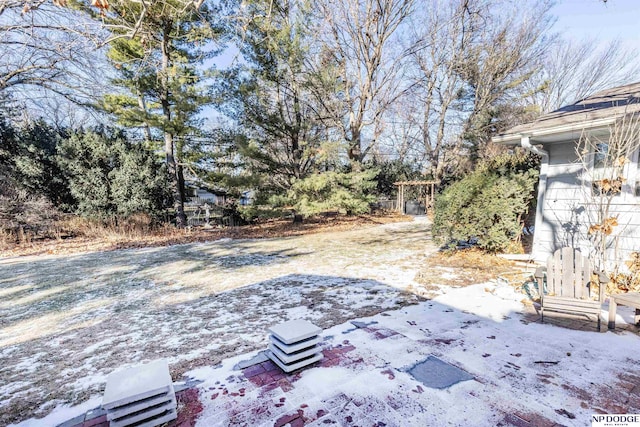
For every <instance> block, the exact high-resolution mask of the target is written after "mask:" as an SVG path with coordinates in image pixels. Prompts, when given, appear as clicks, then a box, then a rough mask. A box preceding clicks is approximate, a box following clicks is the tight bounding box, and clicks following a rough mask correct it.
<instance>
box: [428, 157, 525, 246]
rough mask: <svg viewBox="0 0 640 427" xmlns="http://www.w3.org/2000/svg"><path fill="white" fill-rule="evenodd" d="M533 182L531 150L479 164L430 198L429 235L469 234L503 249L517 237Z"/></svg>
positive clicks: (459, 237) (457, 237)
mask: <svg viewBox="0 0 640 427" xmlns="http://www.w3.org/2000/svg"><path fill="white" fill-rule="evenodd" d="M537 182H538V167H537V159H536V158H534V157H533V156H532V155H523V154H516V155H502V156H499V157H497V158H495V159H493V160H491V161H490V162H487V163H484V164H481V165H480V166H479V167H478V168H477V169H476V170H475V171H474V172H472V173H470V174H469V175H467V176H466V177H464V178H463V179H461V180H460V181H457V182H455V183H453V184H451V185H450V186H449V187H447V188H446V189H445V190H444V191H443V192H442V194H440V195H439V196H438V197H437V198H436V205H435V216H434V222H433V234H434V237H435V238H436V240H438V241H440V242H447V241H451V240H464V241H468V240H470V239H472V238H475V239H477V241H478V246H479V247H480V248H481V249H484V250H487V251H490V252H498V251H503V250H505V249H506V248H507V247H508V246H509V244H510V243H511V242H513V241H514V240H516V239H517V238H518V237H519V236H520V232H521V230H522V218H524V216H525V214H526V212H527V211H528V209H529V207H530V205H531V202H532V201H533V199H534V197H535V188H536V184H537Z"/></svg>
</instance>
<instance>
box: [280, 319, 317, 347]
mask: <svg viewBox="0 0 640 427" xmlns="http://www.w3.org/2000/svg"><path fill="white" fill-rule="evenodd" d="M269 332H271V334H272V335H274V336H275V337H276V338H278V339H279V340H280V341H282V342H283V343H285V344H293V343H296V342H298V341H302V340H305V339H307V338H311V337H314V336H316V335H319V334H320V332H322V329H321V328H319V327H317V326H316V325H314V324H313V323H311V322H308V321H306V320H290V321H288V322H284V323H280V324H278V325H275V326H272V327H271V328H269Z"/></svg>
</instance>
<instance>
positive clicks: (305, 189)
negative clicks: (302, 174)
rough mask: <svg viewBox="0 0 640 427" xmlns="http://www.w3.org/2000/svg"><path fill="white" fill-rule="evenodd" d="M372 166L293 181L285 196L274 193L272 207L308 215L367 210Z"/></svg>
mask: <svg viewBox="0 0 640 427" xmlns="http://www.w3.org/2000/svg"><path fill="white" fill-rule="evenodd" d="M377 174H378V171H377V170H376V169H369V170H365V171H363V172H358V173H354V172H351V173H343V172H335V171H332V172H323V173H321V174H320V173H319V174H315V175H311V176H309V177H307V178H304V179H300V180H297V181H295V182H294V183H293V185H292V186H291V188H290V189H289V191H288V192H287V194H286V195H283V196H274V197H272V198H271V204H272V205H274V206H287V205H288V206H292V207H293V208H294V209H295V210H296V212H298V213H300V214H302V215H304V216H311V215H316V214H318V213H320V212H326V211H334V210H337V211H341V212H344V213H346V214H348V215H357V214H362V213H367V212H369V211H370V210H371V207H370V204H371V203H372V202H373V201H374V200H375V196H374V195H372V194H371V192H372V190H373V189H374V188H375V187H376V181H375V177H376V175H377Z"/></svg>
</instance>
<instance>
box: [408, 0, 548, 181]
mask: <svg viewBox="0 0 640 427" xmlns="http://www.w3.org/2000/svg"><path fill="white" fill-rule="evenodd" d="M501 5H502V8H500V9H498V8H497V4H495V3H494V2H492V1H490V0H460V1H456V2H453V3H446V2H445V3H444V4H443V3H441V2H437V1H431V0H423V2H421V4H420V7H418V8H417V9H418V10H420V11H421V12H420V13H418V14H417V15H416V16H415V17H414V22H413V23H412V26H411V28H412V29H413V40H412V41H411V43H412V45H411V47H410V48H409V51H410V52H411V55H410V56H409V57H408V61H407V65H406V66H407V67H408V68H409V69H410V70H411V76H412V78H413V79H415V84H414V85H413V86H412V89H411V91H409V92H407V94H406V96H407V98H408V101H405V102H407V103H408V104H409V105H413V106H414V110H413V111H414V113H413V114H412V115H411V116H410V117H409V123H408V125H409V126H413V127H415V128H416V129H419V132H418V134H419V139H418V140H416V141H415V143H416V144H417V145H419V146H421V147H422V149H423V151H424V155H425V158H426V159H425V160H426V165H427V166H426V169H425V172H426V173H428V174H429V175H431V176H433V177H434V178H441V177H442V176H443V175H445V174H446V173H447V170H451V169H457V168H459V166H460V163H461V162H465V161H468V159H469V158H470V157H473V156H481V155H482V151H483V150H485V145H486V144H487V143H488V141H489V139H490V136H491V135H492V134H494V133H495V132H496V131H498V130H500V129H502V128H505V127H507V126H509V125H510V124H512V123H513V122H514V121H515V120H516V119H520V118H522V114H523V112H525V110H524V107H523V97H524V95H523V92H524V91H525V90H526V86H525V85H524V84H525V83H526V82H528V81H529V80H530V79H531V78H532V76H533V75H534V74H535V72H536V71H537V67H538V65H539V63H540V58H541V56H542V55H543V54H544V50H545V48H546V46H547V44H548V39H547V38H546V37H545V32H546V31H547V30H548V28H549V25H550V22H551V21H550V17H549V4H548V3H547V2H541V3H539V4H538V5H537V6H536V7H534V8H531V9H528V10H526V11H523V10H519V9H518V5H517V4H516V3H515V2H507V3H502V4H501Z"/></svg>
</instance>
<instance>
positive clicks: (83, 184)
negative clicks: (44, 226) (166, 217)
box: [58, 132, 168, 219]
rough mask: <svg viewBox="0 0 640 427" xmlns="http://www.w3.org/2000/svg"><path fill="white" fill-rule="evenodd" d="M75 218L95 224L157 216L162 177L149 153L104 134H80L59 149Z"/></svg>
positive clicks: (164, 195)
mask: <svg viewBox="0 0 640 427" xmlns="http://www.w3.org/2000/svg"><path fill="white" fill-rule="evenodd" d="M58 163H59V164H60V167H61V168H62V169H63V170H64V171H65V173H66V175H67V178H68V183H69V188H70V190H71V194H72V195H73V197H74V198H75V200H76V202H77V210H76V213H78V214H80V215H82V216H85V217H88V218H96V219H107V218H113V217H120V218H124V217H128V216H130V215H132V214H135V213H146V214H149V215H151V216H153V217H158V216H160V215H161V214H162V212H163V209H164V207H165V206H166V203H167V200H168V194H167V190H166V189H167V188H168V187H167V183H166V174H165V173H164V172H163V166H162V165H161V164H160V163H159V162H158V161H157V159H156V158H155V157H154V155H153V153H151V152H150V151H148V150H146V149H145V148H144V147H142V146H140V145H138V144H133V143H131V142H129V141H128V140H127V139H126V138H124V136H123V135H120V134H113V133H109V132H81V133H75V134H73V135H71V137H70V138H68V139H66V140H64V141H62V142H61V143H60V144H59V145H58Z"/></svg>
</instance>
